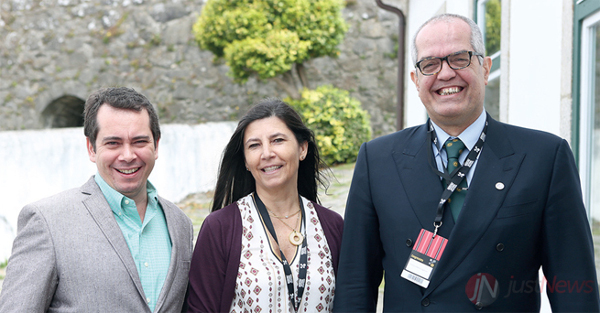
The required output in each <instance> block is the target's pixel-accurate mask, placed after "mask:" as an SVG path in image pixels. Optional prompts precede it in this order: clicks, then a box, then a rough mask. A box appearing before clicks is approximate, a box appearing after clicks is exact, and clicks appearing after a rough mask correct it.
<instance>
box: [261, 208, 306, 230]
mask: <svg viewBox="0 0 600 313" xmlns="http://www.w3.org/2000/svg"><path fill="white" fill-rule="evenodd" d="M267 211H269V213H271V214H269V215H271V216H272V217H274V218H276V219H278V220H279V221H281V222H282V223H283V224H285V226H287V227H289V228H290V229H291V230H293V231H296V229H294V228H293V227H292V226H290V225H288V223H286V222H285V221H284V220H282V218H284V217H282V216H277V215H274V214H273V212H271V211H270V210H269V209H267ZM299 212H300V209H298V211H297V212H296V213H294V214H292V215H288V216H289V217H292V216H294V215H296V214H298V213H299ZM288 216H286V217H285V218H286V219H287V218H288ZM298 220H300V219H298Z"/></svg>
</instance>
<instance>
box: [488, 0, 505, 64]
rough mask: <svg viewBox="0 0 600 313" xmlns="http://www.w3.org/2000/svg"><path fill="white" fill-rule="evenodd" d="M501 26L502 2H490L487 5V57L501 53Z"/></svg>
mask: <svg viewBox="0 0 600 313" xmlns="http://www.w3.org/2000/svg"><path fill="white" fill-rule="evenodd" d="M501 26H502V7H501V3H500V0H489V1H488V2H486V3H485V51H486V54H487V55H492V54H494V53H496V52H498V51H500V33H501V30H502V27H501Z"/></svg>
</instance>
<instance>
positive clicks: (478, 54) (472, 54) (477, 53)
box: [415, 50, 484, 76]
mask: <svg viewBox="0 0 600 313" xmlns="http://www.w3.org/2000/svg"><path fill="white" fill-rule="evenodd" d="M465 52H467V53H469V64H467V66H464V67H457V68H455V67H452V65H450V61H448V58H449V57H451V56H454V55H458V54H461V53H465ZM473 56H476V57H481V58H484V55H483V54H481V53H479V52H475V51H471V50H461V51H456V52H453V53H450V54H448V55H447V56H445V57H442V58H440V57H428V58H424V59H422V60H420V61H419V62H417V63H415V68H418V69H419V72H421V74H423V75H424V76H433V75H435V74H437V73H439V72H441V71H442V68H443V67H444V64H443V63H444V60H445V61H446V64H448V67H450V68H451V69H453V70H462V69H465V68H467V67H469V66H470V65H471V63H472V62H471V59H472V58H473ZM433 59H439V60H440V61H441V63H440V64H441V66H440V69H439V70H438V71H437V72H435V73H431V74H425V73H423V70H422V69H421V67H420V66H419V65H420V64H421V62H423V61H428V60H433ZM480 63H481V62H480Z"/></svg>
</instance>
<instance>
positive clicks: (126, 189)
mask: <svg viewBox="0 0 600 313" xmlns="http://www.w3.org/2000/svg"><path fill="white" fill-rule="evenodd" d="M84 115H85V117H84V118H85V122H84V133H85V136H86V138H87V148H88V153H89V157H90V160H91V161H92V162H94V163H96V165H97V168H98V174H97V175H95V176H93V177H92V178H91V179H90V180H89V181H88V182H87V183H85V184H84V185H83V186H81V187H80V188H75V189H71V190H67V191H64V192H62V193H59V194H57V195H54V196H52V197H49V198H47V199H43V200H40V201H38V202H35V203H32V204H29V205H27V206H25V207H24V208H23V210H22V211H21V213H20V215H19V220H18V231H17V237H16V238H15V241H14V244H13V251H12V256H11V257H10V259H9V261H8V267H7V269H6V278H5V281H4V284H3V286H2V288H3V289H2V293H1V294H0V312H2V313H7V312H27V313H33V312H180V311H181V310H182V305H183V301H184V296H185V291H186V288H187V284H188V271H189V266H190V258H191V254H192V249H193V248H192V233H193V231H192V223H191V221H190V219H189V218H188V217H187V216H186V215H185V214H184V213H183V212H182V211H181V210H180V209H179V208H178V207H176V206H175V205H174V204H173V203H171V202H169V201H167V200H165V199H163V198H161V197H159V196H158V195H157V194H156V189H155V188H154V187H153V186H152V184H151V183H150V182H148V176H149V175H150V173H151V172H152V168H153V167H154V162H155V160H156V158H157V157H158V143H159V140H160V128H159V123H158V117H157V115H156V112H155V110H154V108H153V106H152V104H151V103H150V102H149V101H148V99H147V98H146V97H144V96H143V95H141V94H139V93H137V92H136V91H135V90H133V89H129V88H123V87H117V88H106V89H100V90H98V91H96V92H94V93H92V94H91V95H90V97H89V98H88V100H87V101H86V104H85V111H84Z"/></svg>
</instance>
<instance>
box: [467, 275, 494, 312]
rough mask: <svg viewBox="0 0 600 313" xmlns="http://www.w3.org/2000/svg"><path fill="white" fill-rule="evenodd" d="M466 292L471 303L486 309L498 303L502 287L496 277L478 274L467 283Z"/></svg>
mask: <svg viewBox="0 0 600 313" xmlns="http://www.w3.org/2000/svg"><path fill="white" fill-rule="evenodd" d="M465 292H466V293H467V297H469V300H470V301H471V302H473V303H475V304H477V305H481V306H484V307H485V306H488V305H490V304H492V303H493V302H494V301H496V299H497V298H498V295H499V293H500V287H499V285H498V281H497V280H496V278H495V277H494V276H492V275H490V274H488V273H477V274H475V275H473V276H471V278H470V279H469V281H468V282H467V286H466V288H465Z"/></svg>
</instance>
